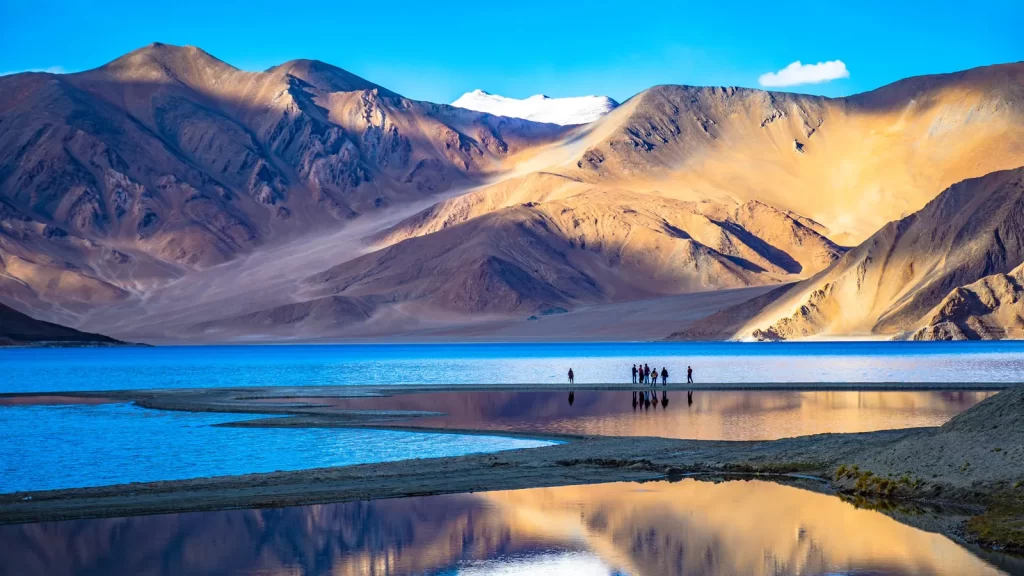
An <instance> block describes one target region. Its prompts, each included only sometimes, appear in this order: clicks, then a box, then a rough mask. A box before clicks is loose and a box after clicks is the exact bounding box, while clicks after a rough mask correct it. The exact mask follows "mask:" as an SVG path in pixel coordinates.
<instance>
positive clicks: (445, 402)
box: [287, 390, 995, 440]
mask: <svg viewBox="0 0 1024 576" xmlns="http://www.w3.org/2000/svg"><path fill="white" fill-rule="evenodd" d="M993 394H995V392H991V391H970V390H967V391H964V390H956V391H954V390H949V391H908V392H894V391H860V392H855V391H817V392H811V391H774V390H773V391H767V390H750V391H720V390H713V391H700V390H698V391H696V392H694V393H693V396H692V397H691V398H690V400H692V402H689V401H688V400H687V395H686V392H683V391H672V392H666V391H655V394H654V395H653V396H650V395H649V396H648V397H647V398H646V399H645V398H644V396H643V394H642V393H641V394H639V395H635V394H634V393H633V392H630V391H623V390H616V391H589V390H577V391H575V392H574V393H573V399H572V403H570V402H569V397H568V393H567V392H563V391H558V392H431V393H423V394H396V395H394V396H387V397H377V398H334V399H325V398H316V399H305V400H303V399H299V398H293V399H288V400H287V401H290V402H295V401H305V402H309V403H315V404H318V405H327V406H333V407H337V408H340V409H346V410H410V411H424V412H439V413H444V415H442V416H436V417H433V416H431V417H421V418H413V419H410V420H406V421H403V422H401V424H402V425H403V426H425V427H437V428H453V429H473V430H495V431H515V432H526V433H538V434H551V433H557V434H579V435H589V434H594V435H603V436H661V437H665V438H686V439H699V440H772V439H776V438H787V437H793V436H805V435H809V434H821V433H825V432H834V433H839V432H869V431H872V430H890V429H894V428H915V427H920V426H940V425H942V424H944V423H945V422H946V421H948V420H949V419H950V418H952V417H953V416H956V415H957V414H959V413H960V412H963V411H964V410H966V409H968V408H970V407H971V406H973V405H975V404H977V403H978V402H981V401H982V400H984V399H985V398H988V397H989V396H991V395H993ZM652 400H653V401H652ZM634 401H635V402H634Z"/></svg>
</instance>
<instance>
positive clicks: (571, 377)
mask: <svg viewBox="0 0 1024 576" xmlns="http://www.w3.org/2000/svg"><path fill="white" fill-rule="evenodd" d="M573 378H574V376H573V373H572V368H569V384H572V383H573Z"/></svg>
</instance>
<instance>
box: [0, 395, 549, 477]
mask: <svg viewBox="0 0 1024 576" xmlns="http://www.w3.org/2000/svg"><path fill="white" fill-rule="evenodd" d="M251 418H253V416H251V415H245V414H230V415H229V414H210V413H191V412H168V411H163V410H147V409H145V408H139V407H137V406H134V405H131V404H102V405H96V406H85V405H59V406H0V435H2V437H3V441H0V492H19V491H25V490H50V489H59V488H78V487H86V486H101V485H108V484H120V483H125V482H148V481H155V480H182V479H187V478H199V477H206V476H222V475H231V474H248V473H253V472H274V471H277V470H301V469H306V468H319V467H326V466H344V465H349V464H364V463H370V462H389V461H395V460H405V459H409V458H435V457H443V456H459V455H463V454H471V453H480V452H494V451H498V450H510V449H515V448H532V447H535V446H546V445H550V444H552V442H547V441H543V440H529V439H521V438H508V437H502V436H482V435H467V434H433V433H413V432H401V431H392V430H362V429H351V430H347V429H336V428H333V429H332V428H294V429H293V428H236V427H215V426H214V425H215V424H222V423H225V422H235V421H239V420H245V419H251Z"/></svg>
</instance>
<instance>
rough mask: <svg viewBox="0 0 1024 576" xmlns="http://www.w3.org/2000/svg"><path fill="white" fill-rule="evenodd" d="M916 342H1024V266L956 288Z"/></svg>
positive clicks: (915, 337) (915, 336) (919, 334)
mask: <svg viewBox="0 0 1024 576" xmlns="http://www.w3.org/2000/svg"><path fill="white" fill-rule="evenodd" d="M924 324H925V325H924V326H922V327H921V328H919V329H918V330H917V331H915V332H914V333H913V335H912V336H911V339H913V340H1002V339H1004V338H1012V339H1020V338H1024V264H1022V265H1021V266H1018V267H1017V268H1015V269H1014V270H1013V271H1011V272H1010V273H1009V274H994V275H992V276H986V277H985V278H982V279H981V280H978V281H977V282H974V283H972V284H968V285H967V286H963V287H959V288H955V289H954V290H953V291H952V292H950V293H949V295H948V296H946V298H945V299H943V300H942V302H941V303H940V304H939V305H938V306H936V307H935V309H934V310H933V311H932V313H931V314H930V315H929V317H928V318H927V320H926V321H925V322H924Z"/></svg>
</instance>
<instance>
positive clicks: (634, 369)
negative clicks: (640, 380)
mask: <svg viewBox="0 0 1024 576" xmlns="http://www.w3.org/2000/svg"><path fill="white" fill-rule="evenodd" d="M633 384H636V364H633Z"/></svg>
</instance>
